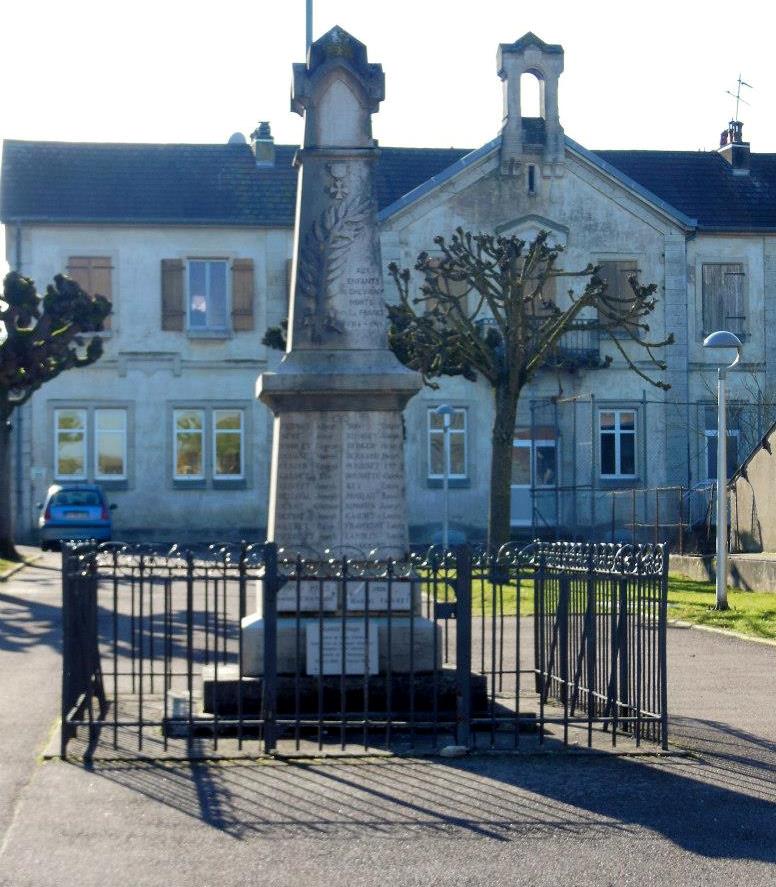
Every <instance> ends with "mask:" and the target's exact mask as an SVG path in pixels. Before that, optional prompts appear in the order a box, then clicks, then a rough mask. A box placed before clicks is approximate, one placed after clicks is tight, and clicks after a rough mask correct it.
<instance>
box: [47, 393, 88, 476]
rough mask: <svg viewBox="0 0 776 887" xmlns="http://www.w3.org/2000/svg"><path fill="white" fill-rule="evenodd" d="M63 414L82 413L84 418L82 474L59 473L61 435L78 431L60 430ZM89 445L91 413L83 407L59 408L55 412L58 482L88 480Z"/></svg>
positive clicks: (55, 451)
mask: <svg viewBox="0 0 776 887" xmlns="http://www.w3.org/2000/svg"><path fill="white" fill-rule="evenodd" d="M61 413H80V414H81V417H82V424H81V428H80V429H78V430H80V432H81V450H82V453H83V456H82V459H81V464H82V465H83V471H82V472H81V473H80V474H60V472H59V435H60V433H61V432H67V431H74V430H76V429H60V427H59V416H60V414H61ZM88 444H89V413H88V411H87V410H86V409H84V408H83V407H58V408H57V409H55V410H54V477H55V478H56V479H57V480H66V481H75V480H88V474H87V472H88V466H89V455H88Z"/></svg>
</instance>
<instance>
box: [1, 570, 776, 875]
mask: <svg viewBox="0 0 776 887" xmlns="http://www.w3.org/2000/svg"><path fill="white" fill-rule="evenodd" d="M55 564H56V561H55V559H53V558H52V559H51V560H50V565H53V566H55ZM43 566H44V567H45V566H49V564H44V565H43ZM57 578H58V577H57V576H56V573H55V572H53V571H51V570H48V569H40V568H31V569H28V570H26V571H24V572H23V573H21V574H19V575H18V576H17V577H16V578H15V579H14V580H12V581H11V582H9V583H6V584H5V585H0V620H2V621H1V622H0V625H1V626H2V628H1V630H0V697H2V699H3V700H4V701H6V705H5V706H4V708H5V710H6V712H9V711H10V712H11V713H13V714H14V720H13V722H8V721H5V722H4V723H3V726H2V727H0V774H1V775H0V885H3V887H6V885H8V887H11V885H12V887H27V885H35V887H38V885H40V887H43V885H58V887H59V885H71V884H72V885H79V887H80V885H84V887H88V885H100V887H103V885H106V884H110V885H117V887H119V885H132V887H143V885H165V887H178V885H181V887H183V885H187V887H188V885H198V887H209V885H214V887H215V885H219V887H221V885H224V884H236V885H254V884H255V885H317V884H330V883H336V884H338V885H347V887H350V885H372V884H380V885H385V884H389V885H415V884H417V885H420V884H423V885H437V884H454V885H465V884H482V885H502V884H503V885H507V884H509V885H513V884H526V885H544V884H548V885H549V884H553V885H557V884H559V883H563V880H564V878H565V879H568V880H569V882H571V881H572V880H573V883H574V884H591V885H593V884H595V885H597V887H598V885H610V884H611V885H614V884H617V885H630V884H633V885H639V887H643V885H652V884H655V885H658V884H659V885H673V884H682V885H705V884H725V885H728V884H730V883H733V882H735V883H746V885H747V887H757V885H766V884H767V885H773V884H774V883H776V714H774V701H775V700H774V696H776V690H774V686H775V684H776V682H775V681H774V675H776V648H774V647H767V646H760V645H756V644H751V643H747V642H744V641H739V640H735V639H731V638H727V637H721V636H719V635H713V634H707V633H702V632H699V631H690V630H682V629H671V631H670V641H669V642H670V648H669V649H670V666H671V695H670V699H671V708H672V713H673V717H672V725H673V736H674V738H675V739H676V740H677V741H679V742H681V743H682V744H684V745H686V746H688V747H691V748H692V749H694V750H695V751H696V752H697V757H694V758H684V759H682V758H673V759H670V760H668V761H666V760H663V761H655V760H652V759H643V758H641V759H627V758H611V757H608V758H576V757H574V756H566V757H560V758H509V757H497V758H487V757H482V758H476V759H466V760H464V761H453V762H447V763H443V762H441V761H440V762H433V763H429V762H416V763H407V762H396V763H394V762H382V763H363V762H362V763H343V762H339V763H336V762H335V763H327V764H324V763H320V764H315V765H308V766H303V765H278V764H269V765H256V764H247V765H246V764H231V765H221V766H217V765H208V764H200V765H196V766H189V765H185V764H181V765H175V766H174V765H170V764H161V763H159V764H154V765H150V764H149V765H145V766H140V765H127V764H121V765H118V764H109V763H103V764H100V765H95V766H94V767H93V768H92V769H91V770H86V769H84V768H82V767H78V766H75V765H72V764H63V763H61V762H48V763H45V764H44V763H40V762H39V761H38V760H37V759H36V754H37V753H38V752H39V751H40V749H41V748H42V746H43V745H44V744H45V740H46V737H47V735H48V732H49V729H50V727H51V723H52V721H53V718H54V715H55V712H56V702H57V693H58V660H57V645H58V610H57V603H58V594H57V587H56V580H57ZM8 703H10V705H9V704H8Z"/></svg>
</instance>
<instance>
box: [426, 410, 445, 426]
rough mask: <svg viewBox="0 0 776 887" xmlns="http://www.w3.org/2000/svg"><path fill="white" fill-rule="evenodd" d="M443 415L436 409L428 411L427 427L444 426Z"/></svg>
mask: <svg viewBox="0 0 776 887" xmlns="http://www.w3.org/2000/svg"><path fill="white" fill-rule="evenodd" d="M444 424H445V423H444V417H443V416H441V415H440V414H439V413H438V412H437V411H436V410H429V411H428V427H429V428H440V429H441V428H444Z"/></svg>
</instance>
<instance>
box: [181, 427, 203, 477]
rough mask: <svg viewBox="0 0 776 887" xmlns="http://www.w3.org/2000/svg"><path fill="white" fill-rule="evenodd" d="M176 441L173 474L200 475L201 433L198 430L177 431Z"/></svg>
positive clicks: (182, 475)
mask: <svg viewBox="0 0 776 887" xmlns="http://www.w3.org/2000/svg"><path fill="white" fill-rule="evenodd" d="M176 442H177V448H176V449H177V452H176V459H175V474H176V475H178V476H179V477H201V475H202V435H201V434H200V433H199V432H191V431H179V432H178V434H177V441H176Z"/></svg>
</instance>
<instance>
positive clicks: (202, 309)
mask: <svg viewBox="0 0 776 887" xmlns="http://www.w3.org/2000/svg"><path fill="white" fill-rule="evenodd" d="M206 270H207V264H206V263H205V262H189V325H190V326H192V327H198V328H202V327H206V326H207V279H206V276H205V275H206Z"/></svg>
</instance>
